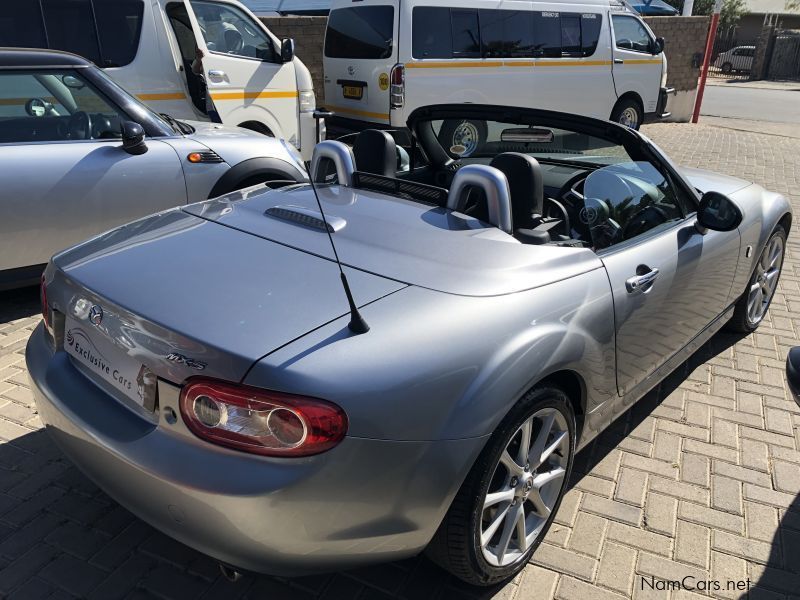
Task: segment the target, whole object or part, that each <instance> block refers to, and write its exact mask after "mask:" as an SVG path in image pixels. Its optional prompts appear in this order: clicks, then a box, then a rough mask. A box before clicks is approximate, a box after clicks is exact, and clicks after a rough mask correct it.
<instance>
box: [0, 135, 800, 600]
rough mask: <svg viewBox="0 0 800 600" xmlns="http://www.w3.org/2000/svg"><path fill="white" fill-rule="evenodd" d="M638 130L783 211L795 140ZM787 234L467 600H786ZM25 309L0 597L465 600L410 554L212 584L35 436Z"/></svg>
mask: <svg viewBox="0 0 800 600" xmlns="http://www.w3.org/2000/svg"><path fill="white" fill-rule="evenodd" d="M647 133H648V134H649V135H650V136H651V137H653V138H654V139H655V140H656V141H657V142H658V143H659V144H660V145H661V146H662V147H663V148H664V149H665V150H666V151H667V152H669V153H670V154H671V155H672V156H673V157H674V158H675V159H676V160H677V161H678V162H679V163H682V164H687V165H692V166H700V167H708V168H712V169H716V170H719V171H722V172H725V173H730V174H734V175H738V176H740V177H746V178H751V179H754V180H755V181H758V182H760V183H763V184H765V185H766V186H767V187H769V188H770V189H773V190H776V191H779V192H782V193H784V194H790V195H792V194H793V195H792V200H793V202H794V204H795V207H796V209H798V214H800V195H797V190H798V186H799V185H800V140H796V139H789V138H782V137H777V136H769V135H761V134H754V133H745V132H741V131H735V130H731V129H723V128H716V127H709V126H703V125H700V126H691V125H672V124H670V125H652V126H648V127H647ZM797 239H798V237H797V235H796V234H793V235H792V236H791V237H790V238H789V256H788V259H787V261H786V264H785V268H784V274H783V278H782V279H781V285H780V288H779V293H778V295H777V296H776V297H775V301H774V302H773V305H772V309H771V311H770V314H769V318H768V320H767V321H766V322H765V323H764V324H763V325H762V327H761V329H759V332H758V333H757V334H755V335H752V336H748V337H739V336H733V335H729V334H724V333H723V334H720V335H718V336H716V337H715V338H714V339H713V340H711V342H710V343H709V344H707V345H706V346H705V347H703V348H702V349H701V350H700V351H699V352H698V353H697V355H696V356H695V357H694V358H693V359H692V360H691V361H689V363H688V364H686V365H684V366H683V367H682V368H681V369H680V370H679V371H678V372H677V373H676V374H675V375H674V376H673V377H671V378H670V379H669V380H668V381H667V382H665V383H664V384H663V385H662V386H661V387H660V388H659V389H658V390H657V391H656V392H654V393H651V394H650V395H649V396H648V397H646V398H645V399H644V400H643V401H642V402H640V403H639V404H638V405H637V406H635V407H634V409H633V410H632V411H630V412H629V413H628V414H626V415H624V416H623V417H621V418H620V420H619V421H618V422H617V424H616V425H615V426H614V427H613V428H612V429H611V430H609V431H607V432H606V433H604V434H603V435H602V436H600V438H599V439H598V440H597V441H596V442H594V443H593V444H592V445H591V446H590V447H589V448H587V450H586V451H584V452H583V453H582V455H581V456H579V457H578V460H577V462H576V473H575V477H574V479H573V482H572V485H571V489H570V491H569V492H568V494H567V496H566V498H565V500H564V503H563V505H562V507H561V510H560V512H559V514H558V519H557V522H556V523H555V525H554V526H553V528H552V530H551V532H550V534H549V536H548V538H547V540H546V541H545V543H544V544H543V545H542V546H541V548H540V549H539V552H538V553H537V555H536V561H535V564H533V565H530V566H529V567H528V568H526V570H525V571H524V573H523V574H522V575H521V576H520V577H518V578H517V579H516V580H515V581H513V582H511V583H509V584H507V585H506V586H503V587H500V588H496V589H493V590H490V591H489V592H488V593H485V594H484V596H491V595H497V596H499V597H502V598H517V599H519V600H528V599H533V598H552V597H554V596H555V597H558V598H564V599H570V598H575V599H578V600H595V599H598V600H604V599H609V600H610V599H615V598H616V599H619V598H622V597H634V598H657V599H659V600H662V599H666V598H675V599H678V598H681V599H690V598H700V597H702V596H701V595H699V594H698V592H697V591H694V592H692V591H686V590H676V589H672V590H665V589H664V588H666V587H674V586H670V584H668V583H665V581H666V580H678V581H682V582H683V583H684V584H686V585H687V586H688V587H693V588H696V589H698V590H702V588H704V587H705V588H708V589H710V590H712V592H711V594H712V595H713V596H714V597H721V598H731V597H735V598H738V597H744V598H746V597H747V595H746V593H745V592H744V591H742V590H743V589H746V588H747V587H748V586H749V588H750V596H749V597H751V598H765V599H772V598H776V599H777V598H791V597H794V598H798V597H800V499H798V494H800V410H798V408H797V407H796V406H795V405H794V404H793V403H792V402H790V401H789V399H788V396H787V392H786V387H785V385H784V379H783V360H784V357H785V355H786V351H787V349H788V348H789V347H790V346H791V345H793V344H795V343H797V342H796V340H797V330H798V328H800V278H799V277H798V275H800V247H798V244H797V242H796V240H797ZM37 311H38V298H37V293H36V291H35V290H28V291H21V292H16V293H12V294H5V295H0V438H2V440H5V441H3V443H0V596H2V593H5V594H7V595H8V596H9V597H11V598H25V599H27V598H40V597H41V598H44V597H54V598H66V597H71V596H79V597H84V596H88V597H91V598H104V599H105V598H147V597H159V598H198V597H203V598H240V597H247V598H268V599H270V600H278V599H283V598H292V599H304V598H312V597H319V598H345V599H350V598H358V599H360V600H372V599H379V598H389V597H403V598H409V599H414V600H416V599H419V598H442V599H451V598H472V597H476V596H477V595H478V593H477V592H476V591H475V590H471V589H468V588H466V587H465V586H463V585H461V584H459V583H458V582H457V581H455V580H454V579H452V578H450V577H448V576H447V575H445V574H443V573H442V572H441V571H440V570H439V569H437V568H436V567H435V566H433V565H431V564H430V563H428V562H427V561H426V560H424V559H412V560H407V561H404V562H401V563H394V564H388V565H381V566H376V567H372V568H368V569H362V570H359V571H353V572H350V573H341V574H335V575H329V576H319V577H309V578H304V579H299V580H294V581H291V582H287V581H281V580H278V579H273V578H268V577H256V576H250V577H247V578H246V579H245V580H243V581H241V582H240V583H238V584H235V585H234V584H230V583H228V582H227V581H226V580H224V579H222V578H221V577H220V576H219V574H218V571H217V568H216V566H215V564H214V563H213V561H211V560H210V559H208V558H206V557H204V556H202V555H200V554H198V553H197V552H194V551H192V550H190V549H188V548H186V547H185V546H183V545H181V544H178V543H176V542H173V541H171V540H170V539H168V538H166V537H165V536H163V535H161V534H159V533H157V532H155V531H154V530H153V529H151V528H150V527H148V526H147V525H145V524H144V523H142V522H141V521H139V520H138V519H136V518H134V517H133V516H131V515H130V514H129V513H128V512H127V511H125V510H124V509H123V508H121V507H120V506H118V505H117V504H116V503H114V502H113V501H112V500H110V499H109V498H108V497H107V496H105V495H104V494H103V493H102V492H100V491H99V490H98V489H97V488H95V487H94V486H93V485H92V484H91V483H89V482H88V481H87V480H86V479H85V478H84V477H83V476H82V475H81V474H80V473H79V472H78V471H77V470H76V469H75V468H74V467H72V466H70V464H69V463H68V462H66V461H65V460H64V459H63V458H62V457H61V456H60V454H59V452H58V451H57V450H56V449H55V448H54V447H53V446H52V445H51V444H50V442H49V440H48V438H47V436H46V435H45V434H44V433H43V432H42V431H40V426H41V423H40V421H39V419H38V417H37V415H36V412H35V407H34V406H33V404H32V401H31V395H30V392H29V390H28V388H27V382H26V374H25V364H24V360H23V348H24V344H25V340H26V338H27V336H28V335H29V333H30V331H31V330H32V329H33V328H34V326H35V325H36V324H37V322H38V321H39V317H38V315H37ZM2 440H0V441H2ZM706 581H708V582H709V583H707V584H705V585H703V582H706ZM728 582H733V583H732V585H733V588H734V589H732V590H728V589H726V588H728V586H729V583H728ZM748 582H749V583H748ZM717 587H719V588H721V589H719V590H717V589H716V588H717ZM737 587H738V590H737V589H736V588H737Z"/></svg>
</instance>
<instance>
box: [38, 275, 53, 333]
mask: <svg viewBox="0 0 800 600" xmlns="http://www.w3.org/2000/svg"><path fill="white" fill-rule="evenodd" d="M39 300H41V303H42V317H43V318H44V326H45V327H47V330H48V331H50V330H51V329H52V325H51V324H50V306H49V305H48V304H47V283H45V280H44V275H42V280H41V284H40V285H39Z"/></svg>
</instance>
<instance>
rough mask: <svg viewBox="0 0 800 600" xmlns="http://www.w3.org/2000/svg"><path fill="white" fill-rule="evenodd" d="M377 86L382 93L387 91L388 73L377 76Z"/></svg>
mask: <svg viewBox="0 0 800 600" xmlns="http://www.w3.org/2000/svg"><path fill="white" fill-rule="evenodd" d="M378 86H379V87H380V88H381V90H382V91H384V92H385V91H386V90H388V89H389V74H388V73H381V74H380V75H378Z"/></svg>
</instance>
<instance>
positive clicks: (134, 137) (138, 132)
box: [122, 121, 147, 156]
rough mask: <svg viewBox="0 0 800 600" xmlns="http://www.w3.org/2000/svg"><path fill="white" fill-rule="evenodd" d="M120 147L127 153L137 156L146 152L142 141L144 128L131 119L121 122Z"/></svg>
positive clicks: (145, 146) (145, 145)
mask: <svg viewBox="0 0 800 600" xmlns="http://www.w3.org/2000/svg"><path fill="white" fill-rule="evenodd" d="M122 149H123V150H125V152H127V153H128V154H133V155H134V156H137V155H139V154H144V153H145V152H147V144H145V143H144V128H143V127H142V126H141V125H139V124H138V123H134V122H133V121H123V122H122Z"/></svg>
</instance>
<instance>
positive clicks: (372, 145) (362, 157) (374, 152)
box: [353, 129, 397, 177]
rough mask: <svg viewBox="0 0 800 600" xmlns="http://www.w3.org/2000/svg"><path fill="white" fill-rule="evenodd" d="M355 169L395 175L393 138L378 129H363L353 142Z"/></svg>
mask: <svg viewBox="0 0 800 600" xmlns="http://www.w3.org/2000/svg"><path fill="white" fill-rule="evenodd" d="M353 157H354V158H355V160H356V169H357V170H358V171H362V172H364V173H372V174H374V175H383V176H384V177H395V176H396V175H397V144H395V141H394V138H393V137H392V136H391V135H389V134H388V133H387V132H385V131H381V130H379V129H365V130H364V131H362V132H361V133H359V134H358V135H357V136H356V141H355V143H354V144H353Z"/></svg>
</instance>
